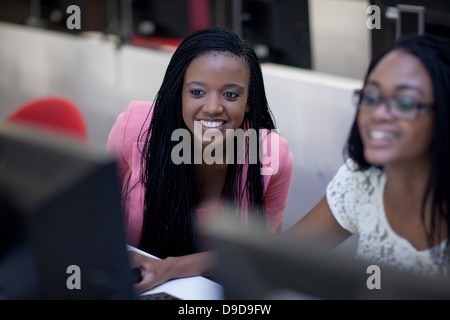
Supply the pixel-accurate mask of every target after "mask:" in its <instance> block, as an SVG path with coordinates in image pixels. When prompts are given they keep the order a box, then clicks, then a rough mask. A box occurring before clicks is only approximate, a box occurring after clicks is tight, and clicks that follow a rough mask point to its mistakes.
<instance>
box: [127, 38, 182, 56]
mask: <svg viewBox="0 0 450 320" xmlns="http://www.w3.org/2000/svg"><path fill="white" fill-rule="evenodd" d="M181 41H183V39H177V38H165V37H144V36H133V37H132V38H131V44H133V45H135V46H139V47H145V48H151V49H160V50H164V51H169V52H174V51H175V50H176V49H177V48H178V46H179V45H180V43H181Z"/></svg>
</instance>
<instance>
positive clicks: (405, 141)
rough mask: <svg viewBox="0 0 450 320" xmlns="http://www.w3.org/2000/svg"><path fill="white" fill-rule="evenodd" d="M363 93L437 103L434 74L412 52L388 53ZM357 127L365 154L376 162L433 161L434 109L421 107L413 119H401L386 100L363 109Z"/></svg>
mask: <svg viewBox="0 0 450 320" xmlns="http://www.w3.org/2000/svg"><path fill="white" fill-rule="evenodd" d="M364 92H368V93H371V94H372V93H374V94H379V95H381V96H383V97H389V98H394V99H396V98H408V99H415V100H416V101H418V102H419V103H421V104H430V103H433V102H434V95H433V86H432V80H431V77H430V75H429V73H428V71H427V70H426V68H425V67H424V66H423V64H422V62H421V61H420V60H419V59H418V58H417V57H415V56H414V55H411V54H409V53H405V52H403V51H399V50H395V51H392V52H390V53H388V54H387V55H386V56H385V57H384V58H383V59H382V60H381V61H380V62H379V63H378V64H377V66H376V67H375V68H374V69H373V71H372V72H371V74H370V75H369V77H368V79H367V84H366V86H365V88H364ZM357 123H358V128H359V132H360V135H361V139H362V142H363V144H364V157H365V158H366V160H367V161H368V162H369V163H371V164H374V165H381V166H387V165H396V164H401V165H404V164H407V163H414V162H417V163H421V162H422V161H427V162H429V161H430V158H431V146H432V138H433V133H434V130H433V125H434V112H433V111H432V109H421V110H420V112H419V115H418V116H417V118H416V119H414V120H402V119H398V118H396V117H394V116H392V114H391V113H390V112H389V111H388V108H387V106H386V103H385V102H382V103H380V105H379V106H377V107H376V108H374V109H373V110H371V111H369V112H364V111H360V112H359V113H358V118H357Z"/></svg>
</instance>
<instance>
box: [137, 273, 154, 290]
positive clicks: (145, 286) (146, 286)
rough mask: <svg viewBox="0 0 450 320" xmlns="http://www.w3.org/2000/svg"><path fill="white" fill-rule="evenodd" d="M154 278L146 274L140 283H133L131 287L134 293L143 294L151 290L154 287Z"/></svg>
mask: <svg viewBox="0 0 450 320" xmlns="http://www.w3.org/2000/svg"><path fill="white" fill-rule="evenodd" d="M153 278H154V277H153V276H152V275H151V274H146V275H145V276H144V277H143V278H142V281H141V282H138V283H135V284H134V285H133V288H134V291H135V292H136V293H137V294H140V293H143V292H145V291H148V290H151V289H153V288H154V287H155V283H154V281H153V280H154V279H153Z"/></svg>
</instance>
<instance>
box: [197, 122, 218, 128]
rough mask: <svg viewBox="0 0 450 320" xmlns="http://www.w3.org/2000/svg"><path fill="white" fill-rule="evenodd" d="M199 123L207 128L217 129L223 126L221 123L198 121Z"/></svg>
mask: <svg viewBox="0 0 450 320" xmlns="http://www.w3.org/2000/svg"><path fill="white" fill-rule="evenodd" d="M200 123H201V124H202V125H203V126H205V127H208V128H217V127H220V126H221V125H222V124H223V121H206V120H200Z"/></svg>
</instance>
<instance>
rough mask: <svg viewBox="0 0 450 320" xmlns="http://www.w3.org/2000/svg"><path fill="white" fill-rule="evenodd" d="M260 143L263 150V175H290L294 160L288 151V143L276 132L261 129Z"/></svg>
mask: <svg viewBox="0 0 450 320" xmlns="http://www.w3.org/2000/svg"><path fill="white" fill-rule="evenodd" d="M262 130H263V131H262V133H261V141H262V150H263V160H262V162H263V163H262V164H263V168H262V170H263V171H262V174H263V175H275V174H277V173H278V172H279V170H281V172H282V173H285V174H290V175H292V170H293V167H294V158H293V156H292V152H291V150H290V149H289V143H288V141H287V140H286V139H285V138H283V137H282V136H281V135H280V134H279V133H278V130H276V129H274V130H268V129H262Z"/></svg>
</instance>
